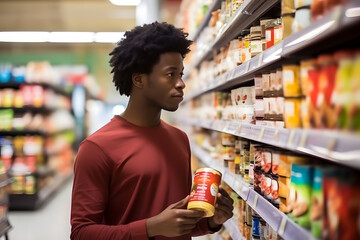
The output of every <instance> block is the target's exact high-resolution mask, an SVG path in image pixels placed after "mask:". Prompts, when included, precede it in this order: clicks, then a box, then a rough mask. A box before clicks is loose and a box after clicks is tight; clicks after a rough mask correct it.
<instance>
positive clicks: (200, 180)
mask: <svg viewBox="0 0 360 240" xmlns="http://www.w3.org/2000/svg"><path fill="white" fill-rule="evenodd" d="M220 180H221V175H219V174H216V173H214V172H213V171H198V172H196V173H195V177H194V183H193V185H192V188H191V193H190V199H189V202H192V201H201V202H207V203H209V204H211V205H214V204H215V199H216V194H217V193H218V190H219V184H220Z"/></svg>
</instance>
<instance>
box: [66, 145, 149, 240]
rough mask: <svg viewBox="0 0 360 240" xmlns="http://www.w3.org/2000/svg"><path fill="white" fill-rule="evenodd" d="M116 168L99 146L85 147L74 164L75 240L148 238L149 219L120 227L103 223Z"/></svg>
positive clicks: (73, 206) (73, 208)
mask: <svg viewBox="0 0 360 240" xmlns="http://www.w3.org/2000/svg"><path fill="white" fill-rule="evenodd" d="M113 167H114V166H113V162H112V161H111V160H110V159H108V158H107V156H105V154H104V153H103V152H102V150H101V149H100V148H99V147H98V146H97V145H96V144H95V143H92V142H90V141H85V142H84V143H83V144H82V145H81V147H80V149H79V152H78V154H77V157H76V161H75V165H74V183H73V192H72V203H71V227H72V228H71V239H73V240H75V239H76V240H80V239H86V240H92V239H94V240H95V239H104V240H106V239H139V240H140V239H148V237H147V233H146V221H145V219H144V220H139V221H136V222H132V223H130V224H126V225H118V226H109V225H105V224H103V217H104V211H105V209H106V208H107V202H108V196H109V193H108V190H109V183H110V177H111V176H110V174H111V172H112V169H113Z"/></svg>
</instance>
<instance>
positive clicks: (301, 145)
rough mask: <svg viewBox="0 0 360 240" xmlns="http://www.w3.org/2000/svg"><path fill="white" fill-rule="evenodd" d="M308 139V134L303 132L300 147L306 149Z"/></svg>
mask: <svg viewBox="0 0 360 240" xmlns="http://www.w3.org/2000/svg"><path fill="white" fill-rule="evenodd" d="M307 137H308V134H307V132H303V133H302V134H301V139H300V144H299V147H302V148H304V147H305V146H306V142H307Z"/></svg>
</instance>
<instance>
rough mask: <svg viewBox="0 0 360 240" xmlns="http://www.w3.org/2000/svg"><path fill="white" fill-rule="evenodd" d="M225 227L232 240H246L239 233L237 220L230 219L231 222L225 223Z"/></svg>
mask: <svg viewBox="0 0 360 240" xmlns="http://www.w3.org/2000/svg"><path fill="white" fill-rule="evenodd" d="M224 227H225V228H226V230H227V231H228V233H229V234H230V236H231V238H232V239H237V240H245V237H244V236H243V235H242V234H241V232H240V231H239V227H238V225H237V223H236V219H234V218H230V219H229V220H227V221H226V222H224Z"/></svg>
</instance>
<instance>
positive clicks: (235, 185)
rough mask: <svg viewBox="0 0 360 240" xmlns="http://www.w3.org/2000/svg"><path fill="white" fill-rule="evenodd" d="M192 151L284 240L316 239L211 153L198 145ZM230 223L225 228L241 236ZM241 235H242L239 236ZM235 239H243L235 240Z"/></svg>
mask: <svg viewBox="0 0 360 240" xmlns="http://www.w3.org/2000/svg"><path fill="white" fill-rule="evenodd" d="M191 150H192V152H193V153H194V154H195V156H197V157H198V158H199V159H200V160H201V161H202V162H203V163H204V164H205V165H206V166H209V167H211V168H214V169H216V170H218V171H220V172H221V173H222V179H223V180H224V181H225V182H226V184H228V185H229V186H230V187H231V188H232V189H233V190H234V191H235V192H236V193H237V194H238V195H239V196H240V197H241V198H242V199H243V200H244V201H246V202H247V204H249V205H250V206H251V208H252V209H254V210H255V211H256V212H257V213H258V214H259V215H260V216H261V217H262V218H263V219H264V220H265V221H266V222H267V223H268V224H269V225H270V226H271V227H272V228H273V229H274V230H275V231H276V232H277V233H278V234H279V235H280V236H281V237H283V238H284V239H294V240H302V239H316V238H314V237H313V236H312V234H311V232H310V231H308V230H306V229H304V228H302V227H300V226H298V225H297V224H296V223H294V222H293V221H292V220H291V219H290V218H288V216H286V215H285V214H284V213H282V212H280V211H279V209H277V208H276V207H274V206H273V205H272V204H271V203H270V202H268V201H267V200H266V199H265V198H263V197H262V196H261V195H260V194H258V193H257V192H256V191H255V190H254V189H252V188H251V187H250V186H249V184H247V183H245V181H244V180H243V179H242V178H241V177H240V176H238V175H236V174H234V173H232V172H230V171H229V170H228V169H225V168H224V167H222V166H221V165H220V164H219V161H217V160H215V159H213V158H212V157H211V156H210V155H209V153H207V152H206V151H205V150H203V149H202V148H201V147H199V146H197V145H196V144H194V143H193V144H192V145H191ZM231 221H232V219H231V220H230V221H228V222H227V223H226V224H224V225H225V228H226V229H228V230H229V231H231V232H232V234H233V235H234V236H236V237H238V236H241V234H240V233H239V231H238V229H236V228H235V226H234V223H233V222H231ZM239 234H240V235H239ZM234 239H241V237H240V238H234Z"/></svg>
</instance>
